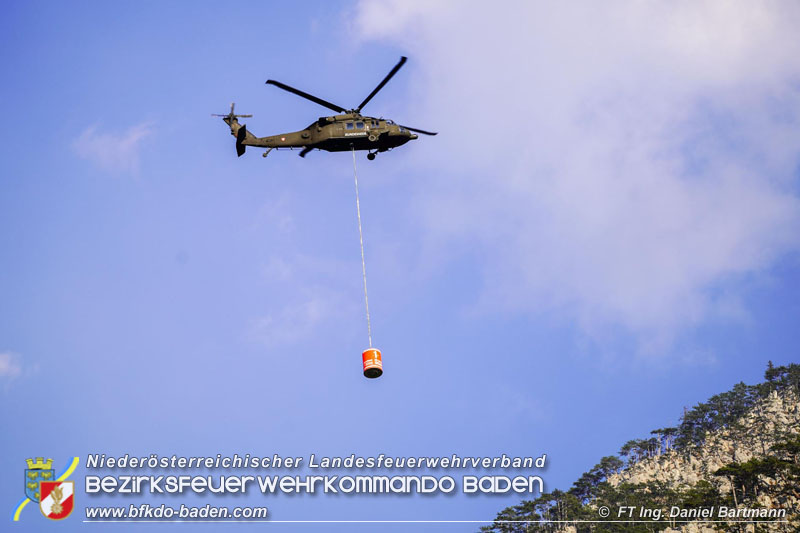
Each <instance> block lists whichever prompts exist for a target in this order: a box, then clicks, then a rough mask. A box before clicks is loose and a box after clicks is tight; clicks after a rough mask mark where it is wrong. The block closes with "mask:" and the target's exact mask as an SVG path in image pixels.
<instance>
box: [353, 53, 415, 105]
mask: <svg viewBox="0 0 800 533" xmlns="http://www.w3.org/2000/svg"><path fill="white" fill-rule="evenodd" d="M407 59H408V58H407V57H406V56H401V57H400V61H399V62H398V63H397V64H396V65H395V66H394V68H393V69H392V70H390V71H389V74H387V75H386V77H385V78H383V81H382V82H380V83H379V84H378V86H377V87H375V89H373V90H372V92H371V93H369V96H367V97H366V98H364V101H363V102H361V105H359V106H358V107H357V108H356V111H358V112H361V109H363V108H364V106H365V105H367V102H369V101H370V100H372V97H373V96H375V95H376V94H378V91H380V90H381V89H383V86H384V85H386V84H387V83H389V80H390V79H392V76H394V75H395V74H397V71H398V70H400V67H402V66H403V64H404V63H405V62H406V60H407Z"/></svg>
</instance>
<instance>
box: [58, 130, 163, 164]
mask: <svg viewBox="0 0 800 533" xmlns="http://www.w3.org/2000/svg"><path fill="white" fill-rule="evenodd" d="M152 134H153V128H152V124H151V123H150V122H143V123H141V124H137V125H136V126H132V127H130V128H128V129H127V130H126V131H124V132H122V133H111V132H101V131H99V128H98V126H97V125H93V126H89V127H88V128H86V129H85V130H84V131H83V133H81V135H80V137H78V138H77V139H76V140H75V142H74V143H73V145H72V146H73V149H74V150H75V153H76V154H77V155H78V156H79V157H81V158H83V159H86V160H88V161H91V162H92V163H93V164H95V165H96V166H97V167H98V168H100V169H101V170H104V171H106V172H111V173H115V174H122V173H136V172H137V171H138V170H139V159H140V152H141V147H142V143H143V141H144V140H145V139H147V138H148V137H149V136H151V135H152Z"/></svg>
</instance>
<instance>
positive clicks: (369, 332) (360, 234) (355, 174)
mask: <svg viewBox="0 0 800 533" xmlns="http://www.w3.org/2000/svg"><path fill="white" fill-rule="evenodd" d="M351 148H352V149H353V179H354V180H355V183H356V213H358V240H359V242H360V243H361V277H362V278H364V307H365V308H366V310H367V335H368V336H369V347H370V348H372V325H371V324H370V321H369V296H367V264H366V262H365V261H364V233H363V232H362V231H361V203H360V202H359V200H358V172H357V171H356V149H355V147H354V146H351Z"/></svg>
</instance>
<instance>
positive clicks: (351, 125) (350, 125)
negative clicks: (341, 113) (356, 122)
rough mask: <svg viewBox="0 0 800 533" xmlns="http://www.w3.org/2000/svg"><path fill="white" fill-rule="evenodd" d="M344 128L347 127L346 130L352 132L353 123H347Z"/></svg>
mask: <svg viewBox="0 0 800 533" xmlns="http://www.w3.org/2000/svg"><path fill="white" fill-rule="evenodd" d="M344 127H345V129H348V130H352V129H353V123H352V122H345V125H344Z"/></svg>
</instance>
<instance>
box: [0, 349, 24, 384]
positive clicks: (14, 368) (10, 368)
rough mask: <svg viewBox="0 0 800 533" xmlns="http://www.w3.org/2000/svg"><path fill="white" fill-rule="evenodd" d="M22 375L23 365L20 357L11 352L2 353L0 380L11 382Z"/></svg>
mask: <svg viewBox="0 0 800 533" xmlns="http://www.w3.org/2000/svg"><path fill="white" fill-rule="evenodd" d="M21 375H22V365H21V364H20V362H19V356H18V355H17V354H15V353H11V352H0V378H7V379H9V380H11V379H14V378H18V377H19V376H21Z"/></svg>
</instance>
